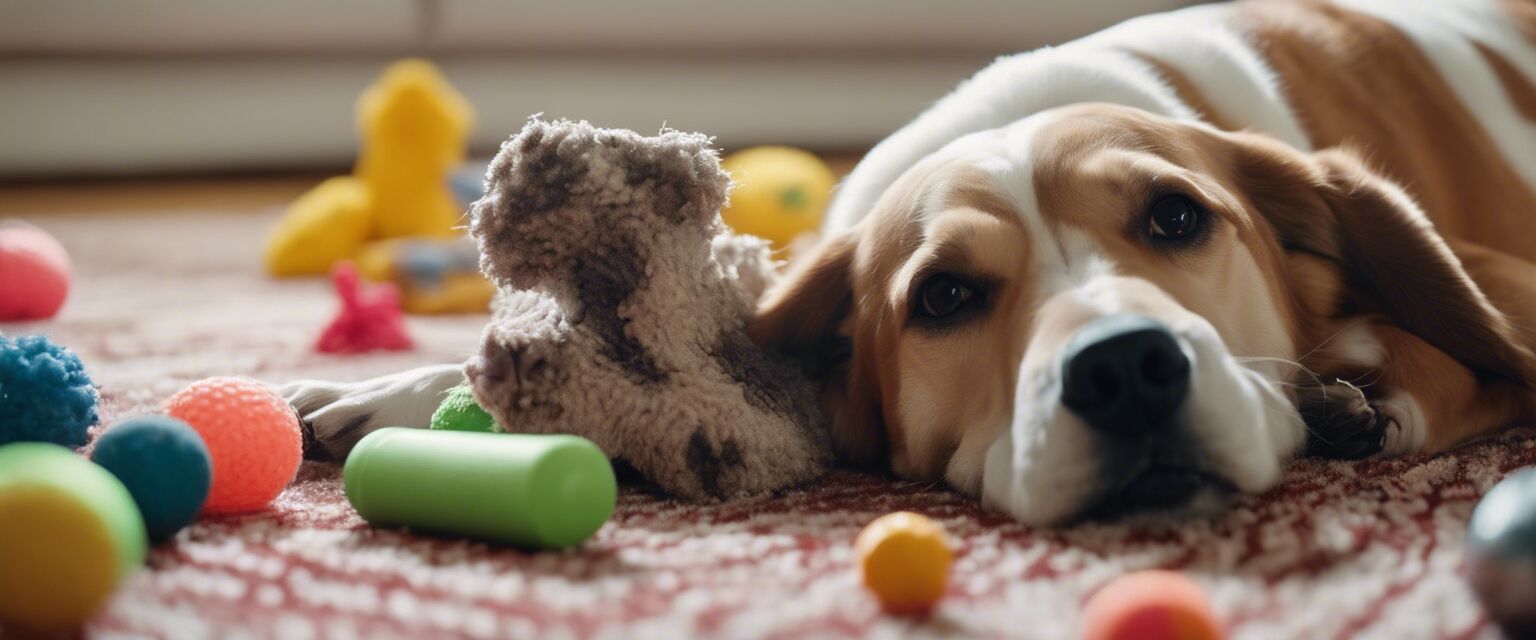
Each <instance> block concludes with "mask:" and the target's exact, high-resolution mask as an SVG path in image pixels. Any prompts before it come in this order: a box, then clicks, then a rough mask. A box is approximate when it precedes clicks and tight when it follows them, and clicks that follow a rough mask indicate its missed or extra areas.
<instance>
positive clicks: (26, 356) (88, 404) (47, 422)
mask: <svg viewBox="0 0 1536 640" xmlns="http://www.w3.org/2000/svg"><path fill="white" fill-rule="evenodd" d="M93 424H96V388H95V387H94V386H93V385H92V384H91V379H90V377H88V376H86V375H85V365H84V364H82V363H81V362H80V357H79V356H77V355H75V353H74V352H73V351H70V350H69V349H65V348H64V347H61V346H59V345H56V344H54V343H52V342H50V341H49V340H48V339H47V338H44V337H42V336H21V337H20V338H14V339H12V338H7V337H5V336H4V335H0V445H4V444H10V443H12V442H21V441H27V440H36V441H42V442H52V443H54V444H60V445H64V446H66V447H79V446H81V445H83V444H85V440H86V429H89V428H90V427H91V425H93Z"/></svg>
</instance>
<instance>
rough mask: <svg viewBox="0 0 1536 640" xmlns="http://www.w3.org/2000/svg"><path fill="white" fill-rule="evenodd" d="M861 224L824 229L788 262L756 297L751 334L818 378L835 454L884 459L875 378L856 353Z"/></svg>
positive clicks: (874, 462)
mask: <svg viewBox="0 0 1536 640" xmlns="http://www.w3.org/2000/svg"><path fill="white" fill-rule="evenodd" d="M858 238H859V232H858V231H857V230H855V231H849V232H846V233H843V234H841V235H837V236H832V237H829V238H827V239H825V240H823V241H822V242H821V244H819V245H817V246H816V247H815V248H814V249H812V250H811V253H810V254H809V255H807V256H804V257H802V258H800V259H798V260H797V261H796V262H795V263H794V264H793V265H791V267H790V269H789V272H788V273H787V274H785V276H784V277H783V278H782V279H781V280H780V281H779V283H778V285H777V286H775V287H774V288H772V289H770V290H769V291H768V293H767V294H766V295H764V296H763V299H762V301H761V302H760V303H759V304H758V308H757V315H756V317H755V318H753V320H752V323H751V325H750V326H749V327H748V329H747V331H748V333H749V334H751V336H752V339H753V340H754V341H756V342H757V344H759V345H761V346H762V347H764V348H766V349H770V350H773V351H775V352H778V353H780V354H783V355H785V356H787V357H789V358H792V359H794V360H795V361H797V362H799V363H800V364H801V365H802V366H803V367H804V369H805V370H806V372H807V373H808V374H809V375H810V376H811V377H812V378H813V379H815V380H816V381H817V383H818V384H820V385H821V400H822V408H823V410H824V411H825V412H826V415H827V418H828V422H829V423H830V426H831V430H832V434H831V435H832V444H833V447H834V448H835V450H836V452H837V455H838V458H839V459H841V460H842V461H843V462H844V463H845V464H850V465H854V466H880V465H882V464H883V463H884V456H885V438H884V435H883V434H884V429H883V428H882V426H881V424H882V422H881V417H880V407H879V403H878V400H877V398H876V394H875V392H874V388H875V387H874V385H873V384H872V383H871V382H872V381H870V380H869V376H868V374H867V373H863V372H861V371H860V370H859V369H860V367H858V366H857V365H856V362H855V360H854V358H853V335H852V331H851V326H850V323H851V317H850V316H851V314H852V312H853V268H854V267H853V265H854V257H855V254H856V253H857V250H858Z"/></svg>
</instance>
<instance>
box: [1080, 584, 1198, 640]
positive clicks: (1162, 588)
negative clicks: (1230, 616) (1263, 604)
mask: <svg viewBox="0 0 1536 640" xmlns="http://www.w3.org/2000/svg"><path fill="white" fill-rule="evenodd" d="M1224 637H1226V634H1225V633H1224V632H1223V631H1222V628H1221V622H1220V621H1219V620H1217V618H1216V614H1215V613H1214V612H1213V611H1211V605H1210V602H1209V601H1207V599H1206V597H1205V590H1204V589H1201V588H1200V585H1198V584H1196V583H1195V581H1194V580H1190V579H1189V578H1187V577H1184V575H1183V574H1180V573H1177V572H1174V571H1138V572H1136V573H1131V574H1127V575H1124V576H1120V577H1119V578H1116V579H1114V580H1112V581H1110V583H1109V584H1108V585H1107V586H1105V587H1104V588H1102V589H1099V591H1098V592H1097V593H1095V594H1093V597H1091V598H1089V599H1088V605H1087V606H1086V607H1085V608H1084V609H1083V638H1084V640H1221V638H1224Z"/></svg>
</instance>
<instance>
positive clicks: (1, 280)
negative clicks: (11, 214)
mask: <svg viewBox="0 0 1536 640" xmlns="http://www.w3.org/2000/svg"><path fill="white" fill-rule="evenodd" d="M69 278H70V266H69V254H68V253H65V251H64V247H63V245H60V244H59V241H57V240H54V239H53V236H50V235H48V233H47V232H46V231H43V230H42V229H37V228H34V227H27V226H14V227H0V321H6V320H43V319H46V318H52V317H53V315H54V314H56V313H58V312H59V307H62V306H64V298H65V297H66V296H68V295H69Z"/></svg>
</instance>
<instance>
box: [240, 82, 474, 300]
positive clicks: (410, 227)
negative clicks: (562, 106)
mask: <svg viewBox="0 0 1536 640" xmlns="http://www.w3.org/2000/svg"><path fill="white" fill-rule="evenodd" d="M473 117H474V116H473V112H472V111H471V109H470V107H469V104H468V103H467V102H466V101H465V100H464V97H463V96H461V95H459V93H458V91H456V90H454V88H453V86H452V85H450V84H448V81H447V80H446V79H444V78H443V75H442V74H441V73H439V72H438V70H437V68H436V67H434V66H432V63H430V62H427V61H426V60H416V59H410V60H401V61H399V62H396V63H394V64H392V65H390V66H389V68H388V69H386V70H385V71H384V75H383V76H382V77H380V78H379V80H378V82H376V83H374V84H373V86H371V87H369V88H368V89H367V90H365V91H364V92H363V94H362V96H361V97H360V98H358V103H357V120H358V122H357V125H358V133H359V135H360V136H361V138H362V145H361V149H360V153H359V156H358V161H357V167H356V170H355V171H354V172H353V174H354V176H353V177H348V178H337V179H332V180H327V181H325V182H323V183H321V184H320V185H319V186H317V187H315V188H314V189H312V190H310V191H309V192H308V193H306V194H304V195H303V196H300V197H299V199H298V200H295V201H294V203H293V206H291V207H289V209H288V212H287V214H286V215H284V216H283V219H282V220H281V221H279V222H278V225H277V227H276V228H274V229H273V230H272V233H271V235H270V236H268V238H267V246H266V253H265V262H266V267H267V272H268V273H270V274H272V275H274V276H317V275H324V274H326V273H329V272H330V268H331V266H332V265H333V264H335V263H336V262H337V261H339V260H343V259H350V258H352V257H354V256H355V255H356V253H357V252H358V251H359V250H361V249H362V247H363V246H364V245H365V244H366V243H367V242H369V241H373V240H384V239H389V238H403V237H432V238H441V237H450V236H454V235H458V234H460V233H462V231H461V230H460V229H458V227H459V226H461V222H460V216H461V214H462V211H461V210H460V208H459V206H458V204H457V203H456V202H455V200H454V198H453V192H452V190H451V188H450V186H449V177H450V174H451V173H452V172H453V170H454V168H455V167H457V166H458V165H460V164H462V163H463V162H464V156H465V146H466V140H467V138H468V135H469V129H470V125H471V121H472V120H473ZM359 227H361V228H362V232H361V234H359V231H358V229H359Z"/></svg>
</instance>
